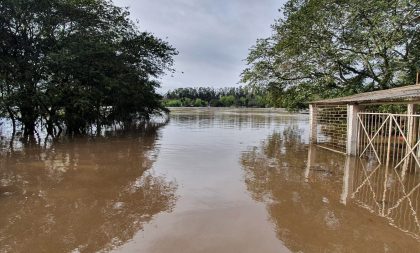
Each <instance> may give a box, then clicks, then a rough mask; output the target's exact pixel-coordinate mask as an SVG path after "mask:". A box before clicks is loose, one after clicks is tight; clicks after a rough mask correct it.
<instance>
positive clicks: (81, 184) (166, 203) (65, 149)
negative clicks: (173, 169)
mask: <svg viewBox="0 0 420 253" xmlns="http://www.w3.org/2000/svg"><path fill="white" fill-rule="evenodd" d="M157 138H158V131H157V129H156V128H153V129H147V131H144V132H142V134H131V135H124V136H118V137H112V136H108V137H107V138H95V139H86V138H81V139H76V140H73V141H63V142H62V143H56V144H53V145H52V146H51V147H50V148H48V149H44V148H41V147H39V146H31V147H25V148H22V149H19V150H18V151H13V152H3V153H1V154H0V155H1V157H0V177H1V180H0V252H97V251H107V250H110V249H112V248H114V247H116V246H119V245H122V244H123V243H125V242H127V241H128V240H130V239H131V238H132V237H133V236H134V234H135V233H136V232H137V231H139V230H141V229H142V227H143V225H144V224H145V223H146V222H149V221H150V220H151V219H152V217H153V216H154V215H156V214H157V213H160V212H164V211H171V210H172V209H173V207H174V205H175V201H176V196H175V191H176V188H177V185H176V183H175V182H172V181H168V180H167V179H165V178H164V177H162V176H158V175H155V174H154V173H153V172H151V171H150V170H149V169H150V168H151V166H152V164H153V162H154V159H155V157H156V156H157V149H156V146H155V142H156V139H157Z"/></svg>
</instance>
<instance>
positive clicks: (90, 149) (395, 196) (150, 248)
mask: <svg viewBox="0 0 420 253" xmlns="http://www.w3.org/2000/svg"><path fill="white" fill-rule="evenodd" d="M308 131H309V129H308V115H303V114H287V113H284V112H281V111H277V110H270V109H255V110H247V109H174V110H173V111H172V114H171V120H170V122H169V124H168V125H166V126H163V127H160V128H153V127H152V128H148V129H147V130H146V131H143V132H141V133H126V134H113V133H109V134H108V135H107V136H106V137H98V138H77V139H74V140H65V139H63V140H60V141H59V142H57V143H54V144H51V145H46V146H43V145H31V146H24V145H15V146H14V148H13V149H12V148H11V147H10V146H9V145H8V142H7V138H3V143H2V146H1V154H0V155H1V157H0V252H73V253H75V252H122V253H125V252H144V253H166V252H170V253H173V252H182V253H189V252H191V253H192V252H200V253H201V252H202V253H204V252H206V253H207V252H208V253H211V252H220V253H223V252H229V253H232V252H241V253H247V252H249V253H255V252H267V253H271V252H273V253H274V252H420V225H419V218H420V196H419V195H420V180H419V175H418V174H409V175H407V176H406V178H405V179H404V180H402V179H401V178H400V177H399V175H398V173H397V172H396V171H388V170H386V169H385V168H382V167H380V166H378V165H377V164H375V163H372V162H369V161H364V160H360V159H355V158H353V159H349V158H346V157H345V156H344V155H341V154H338V153H333V152H331V151H328V150H324V149H321V148H319V147H316V146H310V145H309V141H308V135H309V133H308Z"/></svg>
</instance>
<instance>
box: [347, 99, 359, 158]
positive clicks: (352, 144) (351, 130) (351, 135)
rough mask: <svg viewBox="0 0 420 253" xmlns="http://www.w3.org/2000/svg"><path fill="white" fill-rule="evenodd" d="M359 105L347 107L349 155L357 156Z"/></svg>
mask: <svg viewBox="0 0 420 253" xmlns="http://www.w3.org/2000/svg"><path fill="white" fill-rule="evenodd" d="M357 113H359V106H358V105H347V150H346V153H347V155H356V152H357V141H358V140H357V128H358V123H359V121H358V120H357Z"/></svg>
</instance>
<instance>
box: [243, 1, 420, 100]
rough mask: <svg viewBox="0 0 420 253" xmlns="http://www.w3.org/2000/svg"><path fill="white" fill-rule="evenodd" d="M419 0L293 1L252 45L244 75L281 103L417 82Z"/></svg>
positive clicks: (249, 81)
mask: <svg viewBox="0 0 420 253" xmlns="http://www.w3.org/2000/svg"><path fill="white" fill-rule="evenodd" d="M419 28H420V5H419V2H418V0H393V1H388V0H375V1H373V0H319V1H318V0H317V1H313V0H289V1H288V2H287V3H286V4H285V5H284V7H283V9H282V17H281V18H279V19H278V20H277V21H276V22H275V23H274V24H273V25H272V30H273V34H272V36H270V37H269V38H265V39H259V40H258V41H257V43H256V45H255V46H253V47H252V48H251V49H250V52H249V55H248V57H247V63H248V67H247V68H246V69H245V70H244V71H243V73H242V81H243V82H245V83H248V84H250V85H253V86H262V87H266V88H267V89H268V90H269V92H270V99H271V100H272V102H273V103H275V104H277V105H278V106H284V107H289V108H296V107H304V106H305V103H306V102H308V101H310V100H314V99H319V98H330V97H335V96H340V95H350V94H354V93H359V92H364V91H372V90H378V89H386V88H391V87H397V86H402V85H408V84H414V82H415V78H416V71H418V70H419V69H420V47H419V45H420V30H419Z"/></svg>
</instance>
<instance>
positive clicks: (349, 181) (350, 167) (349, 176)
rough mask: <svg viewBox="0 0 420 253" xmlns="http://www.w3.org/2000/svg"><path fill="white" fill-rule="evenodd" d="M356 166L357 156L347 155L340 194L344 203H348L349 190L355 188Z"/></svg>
mask: <svg viewBox="0 0 420 253" xmlns="http://www.w3.org/2000/svg"><path fill="white" fill-rule="evenodd" d="M355 166H356V158H355V157H351V156H347V157H346V162H345V164H344V174H343V188H342V191H341V195H340V203H341V204H343V205H346V204H347V198H348V196H349V192H350V191H352V190H353V171H354V168H355Z"/></svg>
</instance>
